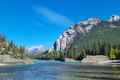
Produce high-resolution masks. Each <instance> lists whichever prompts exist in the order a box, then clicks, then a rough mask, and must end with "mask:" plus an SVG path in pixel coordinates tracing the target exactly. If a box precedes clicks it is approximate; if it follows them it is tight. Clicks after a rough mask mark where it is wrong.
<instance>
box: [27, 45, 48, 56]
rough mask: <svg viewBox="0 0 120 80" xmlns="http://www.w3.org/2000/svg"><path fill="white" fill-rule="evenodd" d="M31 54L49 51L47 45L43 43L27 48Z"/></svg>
mask: <svg viewBox="0 0 120 80" xmlns="http://www.w3.org/2000/svg"><path fill="white" fill-rule="evenodd" d="M27 51H28V53H29V54H39V53H44V52H45V51H47V47H45V46H43V45H38V46H32V47H30V48H28V49H27Z"/></svg>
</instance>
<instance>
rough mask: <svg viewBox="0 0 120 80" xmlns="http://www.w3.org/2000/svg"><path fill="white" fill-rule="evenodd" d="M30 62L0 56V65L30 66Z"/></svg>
mask: <svg viewBox="0 0 120 80" xmlns="http://www.w3.org/2000/svg"><path fill="white" fill-rule="evenodd" d="M32 63H33V62H32V60H31V59H29V58H26V59H16V58H13V57H11V56H10V55H0V64H7V65H15V64H32Z"/></svg>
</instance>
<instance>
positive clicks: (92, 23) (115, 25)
mask: <svg viewBox="0 0 120 80" xmlns="http://www.w3.org/2000/svg"><path fill="white" fill-rule="evenodd" d="M119 35H120V16H117V15H114V16H111V17H110V19H109V20H108V21H102V20H100V19H99V18H96V17H94V18H89V19H88V20H86V21H81V22H80V23H79V24H75V25H73V26H72V27H70V28H68V29H67V30H65V31H64V32H63V34H62V35H61V36H60V37H59V38H58V39H57V40H56V42H55V43H54V50H55V51H57V52H58V51H61V52H63V53H64V54H65V55H64V56H66V57H71V58H78V57H79V58H80V56H82V57H85V56H86V55H87V54H89V55H96V54H98V55H101V54H102V55H108V56H109V57H110V58H111V59H115V58H119V57H118V56H119V54H120V53H119V52H120V51H119V50H120V37H119Z"/></svg>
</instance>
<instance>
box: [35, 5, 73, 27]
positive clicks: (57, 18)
mask: <svg viewBox="0 0 120 80" xmlns="http://www.w3.org/2000/svg"><path fill="white" fill-rule="evenodd" d="M33 10H35V12H36V13H37V14H38V15H39V18H40V19H41V20H43V21H45V22H47V23H50V24H55V25H57V26H70V25H71V24H73V22H72V21H71V20H70V19H68V18H67V17H66V16H63V15H61V14H59V13H57V12H55V11H53V10H50V9H48V8H46V7H33Z"/></svg>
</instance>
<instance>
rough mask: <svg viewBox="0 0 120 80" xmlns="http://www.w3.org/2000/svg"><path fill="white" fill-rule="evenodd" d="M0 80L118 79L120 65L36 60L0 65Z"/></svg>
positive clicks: (119, 76)
mask: <svg viewBox="0 0 120 80" xmlns="http://www.w3.org/2000/svg"><path fill="white" fill-rule="evenodd" d="M0 80H120V65H107V66H97V65H87V64H81V63H64V62H58V61H37V62H36V63H35V64H32V65H18V66H11V67H10V66H8V67H7V66H6V67H0Z"/></svg>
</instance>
